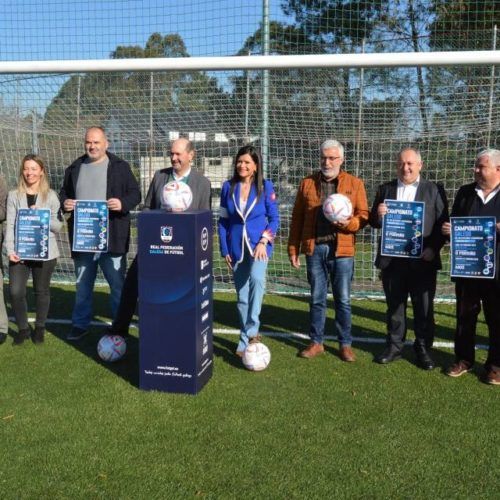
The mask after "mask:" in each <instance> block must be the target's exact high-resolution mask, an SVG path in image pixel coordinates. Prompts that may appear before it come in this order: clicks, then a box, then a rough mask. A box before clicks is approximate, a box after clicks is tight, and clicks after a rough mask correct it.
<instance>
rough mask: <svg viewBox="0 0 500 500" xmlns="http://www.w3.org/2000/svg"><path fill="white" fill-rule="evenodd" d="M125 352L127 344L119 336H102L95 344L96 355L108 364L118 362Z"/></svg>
mask: <svg viewBox="0 0 500 500" xmlns="http://www.w3.org/2000/svg"><path fill="white" fill-rule="evenodd" d="M126 350H127V343H126V342H125V339H124V338H123V337H122V336H121V335H104V337H101V339H100V340H99V343H98V344H97V354H99V357H100V358H101V359H102V360H103V361H106V362H108V363H112V362H114V361H118V360H119V359H121V358H122V357H123V355H124V354H125V351H126Z"/></svg>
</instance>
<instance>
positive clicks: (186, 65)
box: [0, 50, 500, 74]
mask: <svg viewBox="0 0 500 500" xmlns="http://www.w3.org/2000/svg"><path fill="white" fill-rule="evenodd" d="M497 64H500V51H495V50H481V51H456V52H392V53H384V54H380V53H377V54H312V55H292V56H283V55H279V56H277V55H274V56H257V55H255V56H232V57H176V58H163V57H159V58H140V59H90V60H89V59H87V60H58V61H57V60H54V61H3V62H0V74H21V73H29V74H34V73H80V72H110V71H193V70H207V71H223V70H252V69H253V70H260V69H290V68H294V69H297V68H379V67H416V66H484V65H497Z"/></svg>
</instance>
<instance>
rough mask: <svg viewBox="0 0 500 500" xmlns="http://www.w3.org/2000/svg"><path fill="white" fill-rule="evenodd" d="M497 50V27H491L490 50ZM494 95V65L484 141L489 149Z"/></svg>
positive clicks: (492, 67) (493, 67)
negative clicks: (485, 139)
mask: <svg viewBox="0 0 500 500" xmlns="http://www.w3.org/2000/svg"><path fill="white" fill-rule="evenodd" d="M496 49H497V25H496V24H495V26H494V27H493V47H492V50H496ZM494 94H495V65H494V64H493V65H492V66H491V81H490V105H489V109H488V137H487V141H486V146H487V147H488V148H489V147H490V141H491V126H492V124H491V121H492V115H493V96H494Z"/></svg>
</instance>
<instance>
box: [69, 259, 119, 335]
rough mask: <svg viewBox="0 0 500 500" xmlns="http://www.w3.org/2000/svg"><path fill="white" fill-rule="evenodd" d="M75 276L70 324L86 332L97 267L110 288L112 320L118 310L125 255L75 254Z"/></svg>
mask: <svg viewBox="0 0 500 500" xmlns="http://www.w3.org/2000/svg"><path fill="white" fill-rule="evenodd" d="M73 260H74V264H75V275H76V296H75V306H74V308H73V316H72V318H71V319H72V323H73V326H74V327H76V328H82V329H83V330H86V329H87V328H88V326H89V324H90V321H91V320H92V294H93V291H94V283H95V278H96V275H97V266H98V265H99V266H100V268H101V269H102V272H103V274H104V277H105V278H106V281H107V282H108V285H109V288H110V303H111V312H112V315H113V318H114V317H115V315H116V311H117V310H118V305H119V303H120V295H121V293H122V288H123V282H124V280H125V268H126V265H127V261H126V256H125V254H113V253H83V252H82V253H76V254H75V256H74V259H73Z"/></svg>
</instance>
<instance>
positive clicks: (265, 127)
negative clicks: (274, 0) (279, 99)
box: [262, 0, 269, 177]
mask: <svg viewBox="0 0 500 500" xmlns="http://www.w3.org/2000/svg"><path fill="white" fill-rule="evenodd" d="M262 11H263V12H262V34H263V35H262V37H263V40H262V44H263V48H264V51H263V52H264V54H263V55H264V56H268V55H269V0H263V2H262ZM262 163H263V166H262V167H263V168H262V173H263V175H264V177H267V169H268V163H269V70H268V69H264V71H263V73H262Z"/></svg>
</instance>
